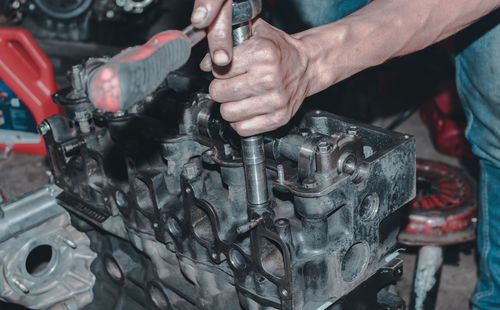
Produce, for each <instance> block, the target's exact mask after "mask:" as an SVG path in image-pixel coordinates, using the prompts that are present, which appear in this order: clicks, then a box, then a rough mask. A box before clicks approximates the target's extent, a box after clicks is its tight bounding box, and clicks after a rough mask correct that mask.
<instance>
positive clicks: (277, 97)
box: [200, 19, 309, 136]
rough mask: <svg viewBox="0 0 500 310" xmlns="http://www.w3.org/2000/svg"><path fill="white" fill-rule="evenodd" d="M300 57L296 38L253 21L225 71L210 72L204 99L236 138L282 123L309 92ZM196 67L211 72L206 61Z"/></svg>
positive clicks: (304, 68) (303, 55)
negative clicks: (211, 76) (209, 99)
mask: <svg viewBox="0 0 500 310" xmlns="http://www.w3.org/2000/svg"><path fill="white" fill-rule="evenodd" d="M305 56H306V54H305V51H304V50H301V45H300V42H299V40H297V39H295V38H293V37H291V36H289V35H287V34H286V33H284V32H283V31H281V30H278V29H276V28H274V27H272V26H271V25H269V24H268V23H266V22H265V21H263V20H261V19H257V20H256V21H255V22H254V24H253V38H252V39H251V40H248V41H246V42H244V43H243V44H241V45H240V46H238V47H237V48H235V49H234V55H233V62H232V64H231V66H230V67H229V68H227V69H228V70H227V71H226V72H224V74H221V73H217V71H213V73H214V76H215V79H214V80H213V81H212V83H211V84H210V95H211V96H212V99H214V100H215V101H217V102H220V103H222V105H221V110H220V112H221V115H222V117H223V118H224V119H225V120H226V121H228V122H230V123H231V126H232V127H233V128H234V129H235V130H236V131H237V132H238V133H239V134H240V135H242V136H250V135H254V134H257V133H260V132H263V131H270V130H274V129H277V128H279V127H281V126H283V125H285V124H286V123H287V122H288V121H289V120H290V118H291V117H292V116H293V115H294V114H295V112H297V110H298V108H299V107H300V105H301V103H302V101H303V100H304V98H305V97H306V96H307V95H308V94H309V89H308V83H307V78H306V69H307V58H306V57H305ZM200 66H201V69H202V70H204V71H207V72H208V71H211V70H212V69H213V68H212V64H211V61H210V57H209V56H206V57H205V59H204V60H203V61H202V62H201V65H200Z"/></svg>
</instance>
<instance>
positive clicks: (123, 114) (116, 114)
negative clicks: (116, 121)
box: [113, 110, 125, 117]
mask: <svg viewBox="0 0 500 310" xmlns="http://www.w3.org/2000/svg"><path fill="white" fill-rule="evenodd" d="M113 116H114V117H122V116H125V112H124V111H122V110H118V111H116V112H115V113H114V114H113Z"/></svg>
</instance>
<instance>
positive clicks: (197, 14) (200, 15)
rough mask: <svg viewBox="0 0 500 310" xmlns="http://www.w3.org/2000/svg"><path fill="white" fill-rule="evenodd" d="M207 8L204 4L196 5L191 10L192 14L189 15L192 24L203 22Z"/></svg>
mask: <svg viewBox="0 0 500 310" xmlns="http://www.w3.org/2000/svg"><path fill="white" fill-rule="evenodd" d="M207 13H208V11H207V8H206V7H204V6H199V7H197V8H196V9H195V10H194V12H193V15H191V22H192V23H193V24H199V23H201V22H203V21H204V20H205V18H206V17H207Z"/></svg>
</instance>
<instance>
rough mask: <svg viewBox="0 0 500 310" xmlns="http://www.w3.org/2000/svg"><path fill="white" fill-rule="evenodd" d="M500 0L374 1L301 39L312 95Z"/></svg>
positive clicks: (464, 22)
mask: <svg viewBox="0 0 500 310" xmlns="http://www.w3.org/2000/svg"><path fill="white" fill-rule="evenodd" d="M499 6H500V0H453V1H450V0H420V1H414V0H375V1H373V2H372V3H370V4H369V5H367V6H366V7H364V8H363V9H361V10H359V11H357V12H355V13H354V14H352V15H350V16H348V17H346V18H344V19H341V20H339V21H337V22H334V23H331V24H328V25H324V26H321V27H317V28H313V29H310V30H307V31H304V32H301V33H298V34H296V35H294V37H295V38H298V39H300V41H302V43H303V44H302V46H303V49H304V50H303V53H304V54H305V56H306V58H307V62H308V68H309V69H308V71H309V72H308V76H309V89H310V91H309V92H310V93H309V94H308V95H312V94H314V93H317V92H319V91H321V90H323V89H325V88H327V87H329V86H331V85H333V84H335V83H337V82H339V81H341V80H343V79H345V78H347V77H349V76H351V75H353V74H356V73H357V72H359V71H362V70H363V69H366V68H368V67H371V66H375V65H378V64H381V63H383V62H385V61H386V60H388V59H390V58H392V57H397V56H402V55H405V54H409V53H411V52H414V51H417V50H420V49H422V48H425V47H427V46H429V45H431V44H433V43H436V42H438V41H440V40H442V39H444V38H446V37H448V36H450V35H452V34H454V33H456V32H458V31H460V30H461V29H463V28H465V27H467V26H468V25H470V24H471V23H473V22H474V21H475V20H477V19H478V18H480V17H482V16H484V15H486V14H488V13H489V12H491V11H492V10H494V9H496V8H498V7H499Z"/></svg>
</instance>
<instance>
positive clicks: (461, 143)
mask: <svg viewBox="0 0 500 310" xmlns="http://www.w3.org/2000/svg"><path fill="white" fill-rule="evenodd" d="M420 117H421V118H422V120H423V122H424V123H425V124H426V125H427V127H428V128H429V130H430V132H431V139H432V142H433V143H434V146H435V147H436V149H437V150H438V151H439V152H441V153H443V154H446V155H451V156H457V157H468V158H470V157H473V156H474V155H473V153H472V147H471V144H470V143H469V141H467V139H466V138H465V133H464V131H465V127H466V126H467V121H466V119H465V114H464V112H463V109H462V105H461V104H460V100H459V98H458V93H457V90H456V85H455V82H454V81H445V82H442V83H441V85H439V86H438V88H437V92H436V94H435V96H434V97H433V98H431V99H430V100H428V101H426V102H424V103H423V105H422V107H421V108H420Z"/></svg>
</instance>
